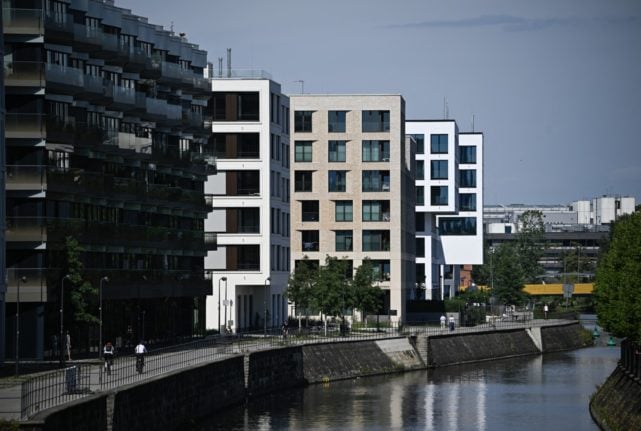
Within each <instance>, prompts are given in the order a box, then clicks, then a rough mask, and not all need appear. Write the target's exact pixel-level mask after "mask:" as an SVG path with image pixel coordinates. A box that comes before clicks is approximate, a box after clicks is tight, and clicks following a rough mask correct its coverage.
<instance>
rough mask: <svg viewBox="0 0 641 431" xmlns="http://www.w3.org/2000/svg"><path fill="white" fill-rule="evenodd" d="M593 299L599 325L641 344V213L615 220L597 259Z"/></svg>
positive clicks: (618, 335) (616, 334)
mask: <svg viewBox="0 0 641 431" xmlns="http://www.w3.org/2000/svg"><path fill="white" fill-rule="evenodd" d="M594 299H595V302H596V310H597V315H598V318H599V322H600V323H601V325H603V326H604V327H605V329H606V330H607V331H609V332H611V333H612V334H614V335H615V336H617V337H627V338H629V339H630V340H632V341H634V342H636V343H641V325H640V324H639V322H640V321H641V212H639V211H637V212H635V213H633V214H631V215H627V216H624V217H622V218H620V219H619V220H617V221H616V222H615V223H614V224H613V225H612V227H611V231H610V243H609V247H608V249H607V251H605V252H604V253H603V254H602V255H601V257H600V259H599V262H598V265H597V271H596V279H595V289H594Z"/></svg>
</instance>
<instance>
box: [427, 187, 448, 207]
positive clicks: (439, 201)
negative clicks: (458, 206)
mask: <svg viewBox="0 0 641 431" xmlns="http://www.w3.org/2000/svg"><path fill="white" fill-rule="evenodd" d="M430 195H431V199H430V203H431V204H432V205H433V206H442V205H447V186H432V187H431V188H430Z"/></svg>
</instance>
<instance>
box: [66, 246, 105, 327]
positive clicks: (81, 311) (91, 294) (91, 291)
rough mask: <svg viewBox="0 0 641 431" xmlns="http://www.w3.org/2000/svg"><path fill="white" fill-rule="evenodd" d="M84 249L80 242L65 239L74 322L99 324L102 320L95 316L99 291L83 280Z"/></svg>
mask: <svg viewBox="0 0 641 431" xmlns="http://www.w3.org/2000/svg"><path fill="white" fill-rule="evenodd" d="M83 251H84V249H83V248H82V247H81V246H80V244H79V243H78V241H77V240H76V239H75V238H73V237H71V236H68V237H66V238H65V253H66V256H65V257H66V270H67V272H66V273H67V274H69V282H70V284H71V292H70V294H69V296H70V298H71V306H72V308H73V316H74V320H75V321H76V322H77V323H89V324H98V323H99V322H100V319H99V318H98V317H96V315H95V311H96V310H95V308H96V303H97V299H98V289H97V288H95V287H93V286H92V284H91V283H90V282H89V281H87V280H85V279H83V271H84V265H83V263H82V261H81V260H80V255H81V254H82V252H83Z"/></svg>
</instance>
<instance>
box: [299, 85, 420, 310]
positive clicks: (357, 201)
mask: <svg viewBox="0 0 641 431" xmlns="http://www.w3.org/2000/svg"><path fill="white" fill-rule="evenodd" d="M290 101H291V106H292V115H291V121H292V126H293V129H292V130H293V131H292V140H293V141H294V145H293V146H292V148H291V150H290V154H291V158H292V171H293V175H294V181H293V184H292V187H291V193H292V206H291V208H292V209H291V211H292V217H291V232H292V240H291V244H292V263H293V264H294V265H295V264H296V262H297V261H300V260H302V259H304V258H305V257H307V258H308V259H309V260H311V261H312V262H316V263H318V264H319V265H323V264H324V262H325V258H326V256H334V257H338V258H345V259H347V260H348V261H350V263H351V267H352V268H353V269H355V268H357V267H358V266H360V265H361V263H362V261H363V259H365V258H366V257H367V258H370V259H371V260H372V262H373V264H374V266H375V268H376V270H377V273H378V282H379V286H380V288H381V289H383V291H384V292H385V302H384V307H383V308H384V310H383V313H384V314H386V315H387V314H390V315H391V316H392V319H393V320H399V321H402V320H404V319H405V302H406V298H407V296H408V295H409V294H411V290H412V289H413V288H414V286H415V278H414V275H415V271H414V184H413V182H414V176H413V173H412V168H413V166H412V165H413V160H414V156H413V153H412V145H410V142H409V140H407V141H406V138H405V121H404V120H405V102H404V100H403V98H402V97H401V96H398V95H300V96H298V95H296V96H290Z"/></svg>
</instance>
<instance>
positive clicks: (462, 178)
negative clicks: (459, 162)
mask: <svg viewBox="0 0 641 431" xmlns="http://www.w3.org/2000/svg"><path fill="white" fill-rule="evenodd" d="M459 187H476V170H475V169H461V170H460V171H459Z"/></svg>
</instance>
